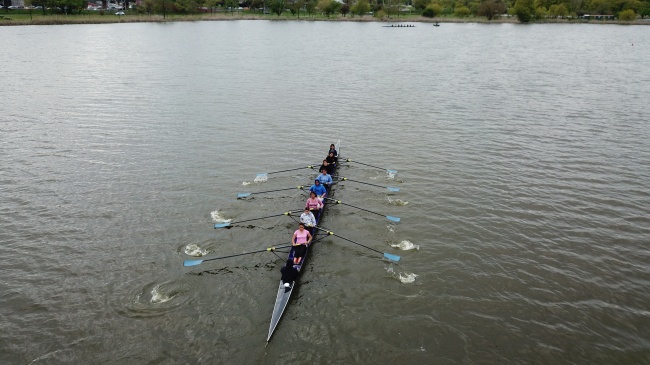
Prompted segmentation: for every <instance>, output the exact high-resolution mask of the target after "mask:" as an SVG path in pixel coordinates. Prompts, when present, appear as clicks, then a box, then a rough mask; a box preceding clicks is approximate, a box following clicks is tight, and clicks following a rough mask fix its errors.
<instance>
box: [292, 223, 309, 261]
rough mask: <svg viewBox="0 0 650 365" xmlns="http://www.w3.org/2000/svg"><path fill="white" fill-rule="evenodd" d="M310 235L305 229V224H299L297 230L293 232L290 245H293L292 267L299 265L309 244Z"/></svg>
mask: <svg viewBox="0 0 650 365" xmlns="http://www.w3.org/2000/svg"><path fill="white" fill-rule="evenodd" d="M311 238H312V236H311V233H309V231H308V230H306V229H305V224H304V223H300V224H299V225H298V229H297V230H296V231H295V232H293V238H292V239H291V243H292V244H293V263H294V265H298V264H300V261H302V258H303V257H305V254H306V253H307V246H309V244H310V243H311Z"/></svg>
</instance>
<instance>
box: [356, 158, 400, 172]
mask: <svg viewBox="0 0 650 365" xmlns="http://www.w3.org/2000/svg"><path fill="white" fill-rule="evenodd" d="M345 162H354V163H358V164H359V165H365V166H370V167H374V168H376V169H380V170H386V171H388V173H389V174H396V173H397V170H389V169H385V168H383V167H379V166H374V165H370V164H367V163H363V162H359V161H353V160H351V159H349V158H346V159H345Z"/></svg>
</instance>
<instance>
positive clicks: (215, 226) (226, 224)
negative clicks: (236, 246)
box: [214, 223, 230, 228]
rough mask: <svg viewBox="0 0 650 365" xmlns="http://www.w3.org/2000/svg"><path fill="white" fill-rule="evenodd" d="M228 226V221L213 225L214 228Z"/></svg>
mask: <svg viewBox="0 0 650 365" xmlns="http://www.w3.org/2000/svg"><path fill="white" fill-rule="evenodd" d="M226 227H230V223H217V224H215V225H214V228H226Z"/></svg>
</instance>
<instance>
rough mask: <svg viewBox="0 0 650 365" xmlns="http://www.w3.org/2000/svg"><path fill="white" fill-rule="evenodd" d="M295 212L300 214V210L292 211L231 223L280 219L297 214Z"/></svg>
mask: <svg viewBox="0 0 650 365" xmlns="http://www.w3.org/2000/svg"><path fill="white" fill-rule="evenodd" d="M295 212H300V210H291V211H288V212H284V213H281V214H273V215H267V216H266V217H259V218H251V219H244V220H243V221H237V222H231V224H237V223H244V222H251V221H257V220H260V219H266V218H273V217H280V216H283V215H291V213H295Z"/></svg>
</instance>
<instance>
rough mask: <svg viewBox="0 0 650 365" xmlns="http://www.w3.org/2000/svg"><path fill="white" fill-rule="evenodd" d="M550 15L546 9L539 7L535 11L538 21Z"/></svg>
mask: <svg viewBox="0 0 650 365" xmlns="http://www.w3.org/2000/svg"><path fill="white" fill-rule="evenodd" d="M547 15H548V10H546V8H545V7H543V6H539V7H537V9H535V16H536V17H537V19H544V18H546V16H547Z"/></svg>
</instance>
